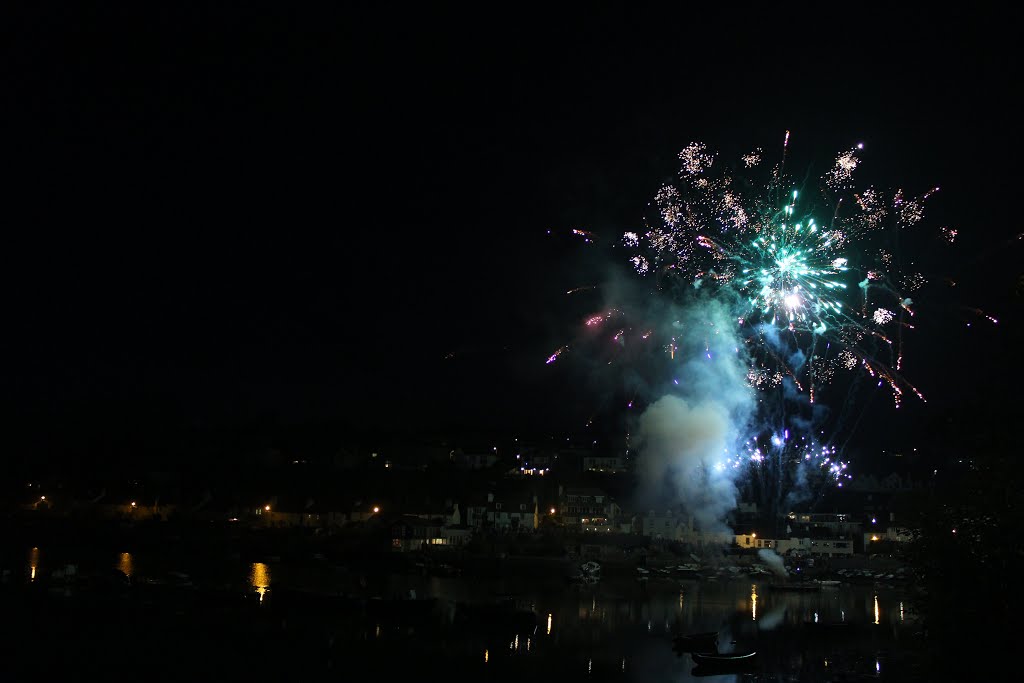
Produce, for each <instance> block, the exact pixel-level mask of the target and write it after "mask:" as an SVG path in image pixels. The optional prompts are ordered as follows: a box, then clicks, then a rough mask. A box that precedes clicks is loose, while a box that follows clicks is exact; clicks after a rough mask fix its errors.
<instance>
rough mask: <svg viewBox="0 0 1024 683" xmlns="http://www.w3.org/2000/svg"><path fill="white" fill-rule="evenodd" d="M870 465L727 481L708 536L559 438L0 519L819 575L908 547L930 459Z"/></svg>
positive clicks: (257, 472) (102, 489) (37, 498)
mask: <svg viewBox="0 0 1024 683" xmlns="http://www.w3.org/2000/svg"><path fill="white" fill-rule="evenodd" d="M879 460H880V465H876V466H875V468H874V469H873V470H872V471H871V472H860V473H857V476H855V477H853V478H851V479H849V480H846V481H845V482H844V485H843V486H838V485H836V483H831V484H828V483H826V484H823V485H822V486H820V487H819V490H817V491H814V492H812V495H805V496H804V500H801V501H798V502H796V503H794V504H792V505H791V506H788V507H785V508H781V509H779V511H778V512H777V514H775V515H770V514H766V512H765V510H763V509H762V507H761V506H759V505H758V504H757V503H756V502H754V500H755V496H753V495H750V493H751V492H749V491H745V490H744V488H743V487H742V486H740V487H739V489H738V499H737V504H736V507H735V509H734V510H733V511H732V513H731V514H730V515H729V517H728V519H726V520H723V521H724V524H723V525H721V526H720V527H718V528H715V529H704V528H701V525H700V524H699V523H698V522H697V521H696V520H695V517H694V515H693V514H690V513H688V512H687V509H686V506H685V502H682V503H680V504H677V505H660V506H650V505H645V504H644V502H643V501H642V500H640V499H639V496H638V494H637V485H636V479H637V478H636V476H635V472H634V470H635V465H636V463H635V461H634V459H632V458H631V457H629V455H628V451H625V450H623V453H622V454H616V453H611V452H607V451H602V450H601V449H598V448H596V447H594V446H593V444H588V445H585V446H581V445H579V444H575V443H572V442H570V441H568V440H567V441H566V442H565V443H563V444H552V443H548V444H541V445H537V446H528V445H525V444H523V445H520V444H519V443H518V440H512V441H511V442H510V443H508V444H504V445H500V446H499V445H481V446H479V447H465V446H454V445H453V444H451V443H449V442H445V441H438V442H434V443H426V444H423V443H421V444H417V445H415V446H413V447H410V446H408V445H403V446H398V447H391V448H379V449H378V448H375V447H372V446H370V447H362V448H349V449H341V450H339V451H337V452H336V453H333V454H331V455H330V457H327V458H306V457H302V456H297V455H295V454H287V453H283V452H281V451H268V452H266V453H264V454H262V455H261V457H260V458H259V459H258V460H257V461H256V466H253V467H249V468H246V469H245V470H240V469H237V468H227V469H226V470H225V469H224V468H222V469H221V470H219V471H207V472H205V473H204V474H203V475H202V476H198V475H195V476H194V477H193V478H192V479H193V480H186V478H185V477H183V476H182V475H170V474H166V473H161V472H159V471H153V472H147V473H146V474H144V475H138V476H133V477H131V478H125V477H121V478H120V479H113V478H112V479H111V480H107V481H103V480H97V481H93V482H91V483H90V484H88V485H77V488H76V487H75V486H71V485H67V484H64V483H62V482H60V481H59V480H52V481H45V480H40V481H28V482H24V483H22V484H20V486H21V488H20V491H21V493H20V494H19V495H18V496H17V503H16V506H17V509H16V510H14V511H12V512H11V514H14V515H16V516H17V517H19V518H22V519H24V518H25V517H28V518H31V517H37V518H46V519H51V520H52V519H61V518H64V519H67V518H75V519H77V520H81V519H91V520H96V521H97V522H102V521H106V522H108V523H109V522H116V523H117V524H119V525H120V526H122V527H139V526H145V525H154V524H160V523H161V522H174V521H176V520H177V521H183V520H188V521H191V522H196V521H203V522H210V523H219V524H223V525H225V526H228V527H234V528H237V529H239V530H245V531H246V532H251V533H256V534H258V533H265V534H276V535H277V537H278V538H285V537H292V538H294V537H301V538H309V539H316V542H319V543H320V544H321V545H323V544H324V543H328V544H330V543H334V544H335V545H341V546H344V544H345V543H346V539H348V540H352V539H358V543H359V544H360V547H362V548H368V549H371V550H373V551H377V552H379V553H388V554H403V555H405V556H415V557H418V558H425V559H426V562H427V563H430V562H431V560H433V561H434V562H436V563H438V564H440V565H441V566H444V567H451V564H457V562H456V560H457V558H459V557H466V556H477V557H479V556H491V557H499V558H515V557H520V558H535V559H545V558H546V559H550V560H555V559H561V560H565V559H569V560H573V562H572V563H571V565H570V566H573V567H578V566H580V564H582V563H587V562H591V563H600V564H601V565H603V566H605V567H606V568H607V567H611V568H614V567H616V566H619V567H626V568H628V569H629V570H635V571H637V572H640V573H641V574H647V573H648V572H659V571H661V572H664V571H669V570H671V569H674V568H686V569H691V570H697V569H698V567H699V564H700V562H701V561H702V560H704V561H705V564H706V560H707V558H708V557H717V558H719V559H718V560H717V564H718V565H720V567H721V571H723V572H724V571H725V570H727V569H729V568H730V567H728V566H726V565H731V569H732V570H733V571H736V568H737V565H743V564H746V565H756V566H758V567H762V568H763V567H764V565H763V564H760V562H761V560H760V559H759V555H758V551H762V550H765V549H770V550H772V551H774V553H777V554H778V555H779V556H781V557H782V558H783V559H784V562H785V564H786V566H787V567H789V568H790V569H793V568H798V569H810V571H804V573H803V576H811V575H815V574H817V575H819V576H820V575H821V572H820V571H818V572H815V571H814V570H813V568H814V567H815V561H817V567H819V568H820V567H830V566H831V567H840V566H842V567H862V568H863V567H865V566H868V565H867V564H866V562H867V560H869V559H871V558H877V560H878V561H876V563H875V565H876V566H878V565H879V562H881V561H882V560H888V561H889V566H893V562H892V560H893V559H894V558H898V557H899V555H900V548H901V547H902V546H904V545H905V543H906V542H907V541H909V540H910V539H911V538H912V535H913V531H912V528H911V524H912V522H911V520H912V511H913V508H914V504H915V503H914V501H915V500H916V498H915V496H919V495H921V493H922V492H924V491H926V490H927V489H928V486H929V478H928V474H930V473H931V472H932V470H931V469H928V468H929V467H931V465H932V464H934V463H928V464H927V466H926V465H925V464H924V462H923V460H924V459H923V458H918V457H917V456H916V455H914V454H910V455H908V456H904V455H903V454H899V453H894V454H889V457H883V458H881V459H879ZM186 481H187V482H188V483H186ZM196 481H202V482H203V483H202V484H196V483H195V482H196ZM773 517H774V518H773ZM762 555H763V553H762ZM723 556H731V558H732V560H731V561H724V562H723V561H722V557H723ZM421 564H422V563H421ZM882 564H884V562H882ZM666 568H667V569H666ZM850 571H853V570H852V569H851V570H850ZM652 576H656V575H652ZM881 576H885V574H884V573H883V574H882V575H881ZM892 576H893V575H892V574H889V577H890V578H891V577H892Z"/></svg>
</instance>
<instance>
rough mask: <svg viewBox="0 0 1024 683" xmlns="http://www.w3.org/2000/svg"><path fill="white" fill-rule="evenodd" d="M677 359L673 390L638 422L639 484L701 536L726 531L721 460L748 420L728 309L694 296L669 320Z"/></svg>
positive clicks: (729, 479)
mask: <svg viewBox="0 0 1024 683" xmlns="http://www.w3.org/2000/svg"><path fill="white" fill-rule="evenodd" d="M672 328H673V332H674V333H675V338H676V343H677V345H678V350H677V351H676V355H677V357H679V358H681V359H682V361H683V366H682V371H681V372H680V373H679V376H678V382H679V384H678V386H676V387H673V390H672V392H671V393H670V394H668V395H666V396H663V397H662V398H660V399H658V400H657V401H655V402H654V403H652V404H651V405H650V406H649V407H648V408H647V410H646V411H645V412H644V414H643V415H642V416H641V417H640V420H639V429H638V441H639V446H640V452H641V457H640V460H639V471H640V476H641V482H642V484H643V485H644V487H645V489H646V492H647V494H648V495H649V496H654V497H655V498H657V499H659V500H663V501H664V500H669V501H671V502H680V503H682V504H683V506H684V507H685V508H686V509H687V511H688V512H689V513H690V514H692V515H693V517H694V520H695V521H696V522H697V523H698V524H699V525H700V528H701V529H702V530H703V531H706V532H712V533H720V532H726V531H729V528H728V526H727V525H726V522H725V518H726V515H727V514H728V513H729V512H730V511H731V510H732V509H734V508H735V507H736V496H737V491H736V483H735V479H734V478H735V476H736V473H735V470H733V468H732V467H729V466H725V465H724V460H725V458H726V457H727V456H728V454H730V453H732V452H734V449H735V448H736V446H737V444H738V443H739V442H740V441H742V440H743V435H744V434H745V432H746V430H747V428H748V426H749V423H750V421H751V418H752V416H753V414H754V408H755V399H754V395H753V390H752V389H751V388H750V386H749V385H748V384H747V381H746V371H747V367H748V363H747V357H746V352H745V348H744V345H743V344H742V343H741V342H740V340H739V339H738V338H737V336H736V333H735V329H736V325H735V319H734V318H733V316H732V315H730V313H729V309H728V306H727V305H726V304H725V303H723V302H721V301H719V300H715V299H710V298H707V297H697V298H696V299H695V301H694V303H693V304H692V305H690V306H688V307H686V308H685V309H683V310H681V311H679V312H678V314H677V316H676V319H675V320H674V321H673V322H672Z"/></svg>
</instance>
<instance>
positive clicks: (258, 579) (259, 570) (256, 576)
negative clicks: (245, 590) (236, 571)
mask: <svg viewBox="0 0 1024 683" xmlns="http://www.w3.org/2000/svg"><path fill="white" fill-rule="evenodd" d="M249 583H250V584H251V585H252V587H253V588H255V589H256V592H257V593H258V594H259V596H260V602H263V596H265V595H266V594H267V591H268V590H269V589H270V567H268V566H267V565H265V564H264V563H262V562H253V563H252V567H251V568H250V569H249Z"/></svg>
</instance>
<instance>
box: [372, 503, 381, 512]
mask: <svg viewBox="0 0 1024 683" xmlns="http://www.w3.org/2000/svg"><path fill="white" fill-rule="evenodd" d="M378 512H380V508H379V507H377V506H376V505H374V506H373V514H377V513H378Z"/></svg>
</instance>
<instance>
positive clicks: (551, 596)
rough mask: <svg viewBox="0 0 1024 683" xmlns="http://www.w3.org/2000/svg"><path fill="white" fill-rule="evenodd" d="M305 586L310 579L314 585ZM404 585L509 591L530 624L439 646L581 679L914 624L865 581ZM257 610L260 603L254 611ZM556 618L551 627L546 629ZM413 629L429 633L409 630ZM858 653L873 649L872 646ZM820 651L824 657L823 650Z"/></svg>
mask: <svg viewBox="0 0 1024 683" xmlns="http://www.w3.org/2000/svg"><path fill="white" fill-rule="evenodd" d="M48 553H50V549H49V548H48ZM22 557H24V558H25V560H26V565H27V566H25V569H26V570H27V571H26V573H25V575H27V576H28V578H29V579H30V580H33V581H35V580H37V578H36V577H37V575H38V576H39V577H44V570H43V569H41V568H40V567H41V559H42V553H41V551H40V549H39V548H32V549H31V550H30V551H29V552H27V553H26V555H22ZM54 557H55V556H54V555H52V554H48V555H47V558H48V562H53V561H54V559H53V558H54ZM56 557H59V555H58V556H56ZM100 559H101V563H99V564H98V565H97V566H106V567H110V566H111V565H112V564H116V566H117V567H118V569H120V570H121V571H122V572H124V573H125V574H126V575H129V576H133V577H134V576H136V575H141V576H142V577H143V578H145V575H146V571H148V570H149V569H151V563H150V562H148V561H147V562H143V563H141V564H140V558H139V557H138V556H137V555H133V554H131V553H127V552H123V553H110V554H105V555H104V556H103V557H102V558H100ZM142 559H143V560H145V559H146V558H145V557H144V558H142ZM221 569H230V571H231V572H232V576H233V577H234V579H233V582H232V585H233V586H234V587H235V589H237V590H240V591H241V590H246V591H249V592H250V594H251V593H252V592H255V593H257V594H258V595H259V597H260V602H261V603H262V602H264V597H265V596H266V595H267V594H268V592H269V590H270V585H271V582H272V574H273V576H274V578H276V580H277V581H280V582H282V583H285V584H286V585H294V586H296V587H298V588H302V587H304V586H305V585H306V584H304V583H303V581H302V579H301V578H300V579H296V577H304V576H305V574H303V573H302V571H301V568H299V570H298V571H297V570H296V568H295V567H291V566H290V565H287V564H281V565H278V564H275V565H274V567H273V569H271V567H270V566H269V565H267V564H265V563H263V562H251V563H250V562H245V561H236V562H234V563H231V564H230V566H229V565H228V564H225V565H224V566H223V567H221ZM190 571H191V570H190ZM197 574H198V572H197ZM25 575H23V576H25ZM243 584H244V585H243ZM315 585H316V586H317V587H318V588H319V587H320V584H319V583H318V584H315ZM408 589H415V590H416V593H417V595H419V596H420V597H431V598H437V599H438V601H439V602H440V603H445V604H452V605H454V603H456V602H489V601H493V600H494V599H495V596H496V595H515V596H517V597H518V598H519V601H520V602H521V603H522V604H524V605H526V606H527V607H532V608H533V610H534V612H535V613H536V615H537V621H536V626H537V628H536V629H535V630H534V631H532V632H529V631H521V632H520V634H518V635H517V634H513V633H509V634H508V635H507V636H504V637H502V638H501V639H500V640H487V637H486V636H484V635H483V634H477V633H470V634H469V635H460V636H458V637H457V638H455V637H452V640H450V641H449V642H448V643H447V647H449V648H453V649H454V650H455V651H461V650H460V648H463V647H465V648H467V650H466V651H467V654H466V657H467V659H466V661H472V662H473V663H474V664H473V665H474V666H477V667H482V666H483V665H484V664H486V665H487V666H488V667H489V668H493V669H496V670H498V671H509V672H512V671H523V670H524V669H522V667H523V666H532V667H536V668H538V669H543V668H544V667H547V666H549V664H552V663H555V664H558V665H565V666H566V667H567V668H568V669H571V673H566V680H572V678H574V677H575V678H582V677H583V676H584V675H585V674H584V673H583V671H584V668H586V670H587V672H588V674H589V675H591V676H595V677H602V676H607V675H611V676H615V677H621V678H622V679H623V680H630V681H633V680H635V681H638V682H639V681H648V680H655V679H656V680H664V679H665V673H666V672H671V676H670V677H671V679H672V680H673V681H676V682H677V683H678V682H679V681H689V680H696V679H695V678H694V677H692V676H691V673H690V671H691V669H692V667H693V664H692V660H691V659H690V657H689V655H683V656H682V657H678V656H677V655H676V654H675V653H674V652H672V650H671V636H672V635H674V634H681V633H694V632H702V631H719V632H720V633H722V632H724V633H732V634H733V635H735V636H736V637H737V639H738V640H740V641H742V637H743V636H747V637H750V636H756V635H758V634H762V635H763V634H764V633H765V632H769V631H770V630H771V629H773V628H776V625H778V628H779V629H782V631H780V633H781V632H783V631H785V629H790V631H791V632H793V633H799V632H800V629H802V628H803V627H804V624H807V623H810V624H814V623H815V622H818V623H821V624H822V625H828V624H835V623H838V622H849V623H851V624H856V625H860V626H863V627H864V628H865V629H867V630H869V631H871V632H872V633H874V634H877V636H875V637H876V641H877V639H878V638H891V633H890V632H891V631H893V629H897V628H900V627H901V626H902V624H903V622H904V621H906V622H908V624H907V626H906V628H907V629H908V630H909V629H912V628H914V627H913V626H912V625H911V624H910V622H911V621H912V619H913V615H912V613H908V614H905V612H904V604H903V602H901V597H902V594H901V593H900V592H899V591H895V590H888V589H885V588H873V587H870V586H843V587H841V588H840V589H838V590H834V591H827V592H819V593H796V592H782V591H778V590H774V587H773V586H772V585H771V583H770V582H768V583H758V584H751V583H749V582H740V581H737V582H714V583H711V582H703V583H702V582H695V581H694V582H689V581H688V582H682V583H675V584H668V583H666V584H665V585H664V586H661V587H660V589H659V588H657V587H655V586H654V585H653V584H652V585H650V586H645V587H643V588H641V586H640V585H638V584H636V583H635V582H629V581H619V582H616V581H613V580H607V581H604V582H602V583H601V584H598V585H596V586H593V587H585V588H580V589H573V590H566V589H565V585H564V583H559V582H557V581H553V580H550V579H546V580H537V579H534V580H526V579H518V578H506V579H493V580H476V579H474V580H465V579H459V578H437V577H431V578H429V579H427V578H423V577H415V576H401V575H393V576H389V577H388V578H387V582H386V583H385V584H382V587H381V588H380V591H381V593H382V594H385V595H403V594H407V591H408ZM345 590H346V587H345V586H340V585H339V586H336V587H335V592H336V593H340V592H343V591H345ZM266 608H267V606H263V607H262V608H261V610H266ZM556 621H557V622H558V625H559V628H558V629H555V628H554V623H555V622H556ZM654 623H657V624H658V629H654V628H653V624H654ZM663 626H664V628H663ZM372 627H373V624H372V623H371V624H369V628H370V629H371V630H369V631H368V634H369V635H370V637H371V638H372V639H373V641H374V642H379V643H380V645H379V646H380V647H394V645H393V643H394V641H393V640H392V636H389V635H388V634H387V633H384V632H382V629H380V628H379V627H378V628H377V629H376V630H373V629H372ZM787 632H788V631H787ZM439 633H440V635H437V637H438V638H442V637H447V636H444V635H443V631H441V632H439ZM886 634H888V635H886ZM416 637H417V638H427V637H432V636H427V635H426V634H424V633H423V632H421V631H417V636H416ZM873 642H875V641H873ZM736 647H737V648H742V647H743V646H742V645H737V646H736ZM859 647H861V646H859ZM723 649H724V648H723ZM481 653H482V654H483V656H481ZM865 654H869V655H874V652H873V651H872V652H867V653H865ZM828 658H829V660H831V659H832V656H831V654H829V655H828ZM626 659H629V666H626ZM481 660H483V661H481ZM824 660H825V657H824V655H823V656H822V657H821V658H819V659H817V660H816V661H817V666H818V667H824V666H826V665H825V664H824ZM876 661H879V660H876V658H875V656H870V658H869V659H866V663H867V666H868V667H869V668H870V669H872V670H873V671H872V673H874V672H875V671H878V670H881V669H886V668H887V667H888V671H889V673H888V675H890V676H891V675H893V674H892V667H891V665H887V667H881V666H880V663H879V664H877V665H876ZM886 661H888V660H886ZM517 662H521V663H517ZM531 662H532V663H531ZM840 666H841V664H840ZM876 666H877V669H876ZM832 668H833V667H832V666H829V669H832ZM525 670H529V669H525ZM882 675H883V676H884V675H885V673H884V672H882ZM527 677H529V676H527ZM801 680H819V679H816V678H803V679H801ZM821 680H824V678H821Z"/></svg>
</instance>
